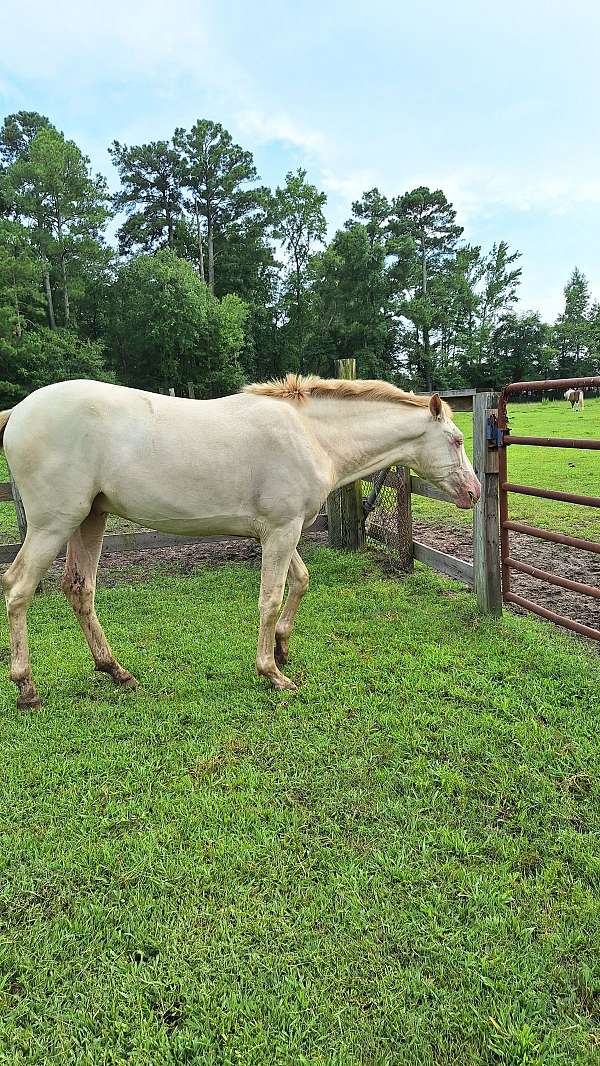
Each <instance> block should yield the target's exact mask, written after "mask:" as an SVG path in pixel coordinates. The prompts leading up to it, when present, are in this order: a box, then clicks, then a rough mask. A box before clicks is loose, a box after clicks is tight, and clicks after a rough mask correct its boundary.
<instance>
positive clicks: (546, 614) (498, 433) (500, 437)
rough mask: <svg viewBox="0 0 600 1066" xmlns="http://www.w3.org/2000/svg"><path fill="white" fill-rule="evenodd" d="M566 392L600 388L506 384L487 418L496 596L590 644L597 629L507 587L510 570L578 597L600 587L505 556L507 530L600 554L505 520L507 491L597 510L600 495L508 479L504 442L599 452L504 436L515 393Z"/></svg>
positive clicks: (588, 545) (583, 443) (576, 540)
mask: <svg viewBox="0 0 600 1066" xmlns="http://www.w3.org/2000/svg"><path fill="white" fill-rule="evenodd" d="M570 388H575V389H586V388H600V377H587V378H558V379H555V380H553V381H517V382H515V383H514V384H512V385H506V386H505V387H504V388H503V389H502V392H501V393H500V396H499V399H498V416H497V420H496V421H495V423H494V421H493V420H492V421H491V422H490V426H489V430H488V443H489V445H490V446H491V447H497V448H498V461H499V492H500V557H501V566H502V598H503V600H504V602H505V603H514V604H516V605H517V606H519V607H523V608H524V609H525V610H527V611H533V612H534V614H538V615H541V617H542V618H548V619H550V620H551V621H552V622H555V623H556V624H557V625H561V626H564V627H565V628H566V629H571V630H573V631H574V632H575V633H581V634H582V635H583V636H586V637H591V638H592V639H593V640H600V629H595V628H594V627H592V626H586V625H583V624H582V623H581V622H575V621H574V620H573V619H572V618H567V617H566V615H563V614H556V613H555V612H554V611H549V610H548V609H547V608H545V607H540V606H539V604H537V603H533V602H532V601H531V600H528V599H525V598H524V597H523V596H518V595H516V593H514V592H511V587H510V575H511V570H517V571H519V572H521V573H525V574H529V575H530V576H532V577H535V578H538V579H539V580H540V581H544V582H547V583H548V584H551V585H558V586H560V587H561V588H568V589H571V590H572V591H573V592H578V593H581V594H582V595H584V596H592V597H594V598H595V599H600V589H599V588H597V587H596V586H595V585H588V584H586V583H585V582H583V581H571V580H570V579H569V578H564V577H558V576H557V575H555V574H550V573H548V571H546V570H540V569H538V567H536V566H530V565H529V564H528V563H522V562H519V560H517V559H513V558H512V557H511V554H510V537H509V534H510V531H511V530H513V531H514V532H517V533H522V534H525V535H526V536H529V537H539V538H540V539H541V540H546V541H552V542H554V543H557V544H566V545H569V546H570V547H572V548H578V549H580V550H582V551H589V552H594V553H598V554H600V543H598V542H595V541H589V540H584V539H582V538H581V537H571V536H569V535H568V534H565V533H553V532H550V531H548V530H545V529H538V528H537V527H535V526H529V525H526V524H525V523H522V522H511V521H510V519H509V517H508V494H509V492H515V493H520V494H522V495H526V496H538V497H540V498H541V499H550V500H560V501H562V502H564V503H573V504H583V505H585V506H586V507H600V497H598V496H579V495H577V494H575V493H571V492H558V491H554V490H551V489H543V488H535V487H534V486H531V485H517V484H514V483H513V482H511V481H509V480H508V471H507V451H506V449H507V447H508V445H509V444H517V445H530V446H533V447H544V448H583V449H586V450H590V451H600V440H590V439H586V438H584V439H583V440H577V439H574V438H563V437H523V436H517V435H513V434H512V433H511V432H510V427H509V422H508V415H507V403H508V400H509V398H510V397H511V396H513V395H515V393H521V392H528V391H536V392H537V391H540V392H552V391H554V390H556V389H558V390H560V391H563V390H566V389H570Z"/></svg>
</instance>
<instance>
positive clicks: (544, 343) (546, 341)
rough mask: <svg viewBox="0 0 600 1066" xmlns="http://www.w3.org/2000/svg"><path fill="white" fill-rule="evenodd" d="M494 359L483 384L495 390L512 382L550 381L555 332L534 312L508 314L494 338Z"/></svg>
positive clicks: (478, 382)
mask: <svg viewBox="0 0 600 1066" xmlns="http://www.w3.org/2000/svg"><path fill="white" fill-rule="evenodd" d="M492 344H493V356H494V357H493V359H492V360H490V365H489V367H488V370H487V373H486V374H485V375H484V376H483V379H482V381H481V382H480V381H479V380H476V381H475V384H476V385H479V384H482V385H487V386H490V387H492V388H501V387H502V386H503V385H505V384H506V383H507V382H510V381H527V380H530V381H536V380H538V379H540V378H547V377H548V371H549V368H550V366H551V362H552V358H553V355H554V351H553V349H552V347H551V330H550V327H549V326H547V325H546V324H545V323H544V322H542V320H541V318H540V316H539V315H538V314H535V313H533V312H527V313H526V314H515V313H514V312H512V311H509V312H507V313H506V314H504V315H503V316H502V318H501V320H500V321H499V323H498V325H497V327H496V330H495V333H494V336H493V338H492Z"/></svg>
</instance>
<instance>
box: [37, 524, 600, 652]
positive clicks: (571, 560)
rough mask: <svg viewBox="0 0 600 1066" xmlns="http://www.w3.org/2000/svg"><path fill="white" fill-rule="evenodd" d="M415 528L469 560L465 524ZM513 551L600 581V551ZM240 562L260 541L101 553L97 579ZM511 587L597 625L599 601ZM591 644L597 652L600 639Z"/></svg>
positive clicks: (527, 545) (515, 541)
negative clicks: (592, 552)
mask: <svg viewBox="0 0 600 1066" xmlns="http://www.w3.org/2000/svg"><path fill="white" fill-rule="evenodd" d="M413 531H414V537H415V540H419V541H421V542H422V543H424V544H429V545H431V547H432V548H437V549H438V550H440V551H445V552H448V553H449V554H451V555H455V556H457V557H458V558H459V559H465V560H467V561H469V562H471V561H472V559H473V536H472V531H471V529H470V528H469V527H464V526H448V525H445V524H443V523H435V522H423V521H417V520H414V522H413ZM305 542H307V543H312V544H324V545H326V544H327V534H326V533H313V534H308V535H307V536H306V537H305ZM511 552H512V554H513V557H514V558H516V559H519V560H521V561H522V562H526V563H530V564H531V565H532V566H537V567H539V568H540V569H542V570H548V571H549V572H550V573H554V574H559V575H561V576H563V577H568V578H571V579H573V580H575V581H584V582H587V583H588V584H590V585H596V586H600V555H593V554H591V553H589V552H583V551H578V550H577V549H575V548H567V547H565V546H563V545H561V544H551V543H549V542H546V541H540V540H533V539H532V538H530V537H523V536H521V535H519V534H518V533H511ZM238 562H243V563H246V564H249V565H254V566H257V567H258V566H259V565H260V546H259V545H258V543H256V542H255V541H251V540H235V539H232V540H230V541H223V542H219V543H215V542H211V541H199V542H198V544H182V545H181V546H178V547H175V548H148V549H145V550H143V551H129V552H111V553H107V554H105V555H103V556H102V559H101V562H100V568H99V574H98V583H99V584H101V585H104V586H113V585H116V584H120V583H121V582H123V581H143V580H145V579H146V578H147V577H148V576H150V575H151V574H153V573H156V572H162V573H170V574H186V573H191V572H192V571H193V570H194V568H195V567H197V566H224V565H227V564H229V563H238ZM61 572H62V564H61V563H60V562H57V563H55V564H54V565H53V567H52V570H51V576H50V584H54V583H55V582H56V581H57V580H58V578H59V576H60V574H61ZM512 588H513V591H514V592H515V593H517V594H519V595H521V596H525V597H526V598H527V599H531V600H533V601H534V602H535V603H539V604H540V605H541V606H542V607H546V608H549V609H550V610H552V611H555V612H557V613H558V614H565V615H567V616H568V617H569V618H573V619H575V621H577V622H582V623H583V624H584V625H588V626H594V627H595V628H598V627H600V600H594V599H591V598H589V597H586V596H581V595H579V594H577V593H575V592H571V591H570V590H568V589H561V588H558V587H556V586H553V585H545V584H544V583H543V582H541V581H538V580H537V579H536V578H533V577H529V576H528V575H527V574H519V573H517V572H513V575H512ZM511 610H514V611H516V613H524V612H522V611H520V608H518V607H511ZM590 643H593V644H594V646H595V647H597V648H598V650H599V651H600V644H596V643H595V642H590Z"/></svg>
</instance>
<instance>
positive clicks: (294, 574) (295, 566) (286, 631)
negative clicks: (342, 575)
mask: <svg viewBox="0 0 600 1066" xmlns="http://www.w3.org/2000/svg"><path fill="white" fill-rule="evenodd" d="M287 579H288V594H287V599H286V601H285V607H284V608H283V611H282V613H281V617H280V619H279V621H278V623H277V627H276V629H275V662H276V663H277V665H278V666H284V665H285V663H287V661H288V652H289V646H290V637H291V635H292V629H293V627H294V619H295V617H296V611H297V610H298V607H299V606H300V603H301V601H302V597H303V596H304V593H305V592H306V590H307V588H308V580H309V579H308V570H307V569H306V567H305V565H304V563H303V561H302V559H301V558H300V555H299V554H298V550H297V549H296V550H295V551H294V554H293V555H292V558H291V561H290V568H289V570H288V577H287Z"/></svg>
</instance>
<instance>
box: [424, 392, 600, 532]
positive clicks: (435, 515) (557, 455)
mask: <svg viewBox="0 0 600 1066" xmlns="http://www.w3.org/2000/svg"><path fill="white" fill-rule="evenodd" d="M508 411H509V417H510V426H511V430H512V432H513V433H517V434H520V435H523V436H532V437H538V436H539V437H580V438H583V437H595V438H600V400H588V401H586V405H585V411H584V414H583V415H577V414H576V413H574V412H573V411H572V410H571V408H570V406H569V405H568V404H567V403H566V402H554V403H528V404H517V403H513V404H509V407H508ZM455 421H456V424H457V425H458V426H460V428H461V429H462V430H463V432H464V434H465V441H466V447H467V451H468V453H469V455H470V456H471V455H472V447H473V432H472V418H471V415H470V414H461V413H457V414H456V415H455ZM508 473H509V479H510V480H511V481H512V482H515V483H517V484H519V485H534V486H536V487H538V488H546V489H558V490H559V491H562V492H574V493H577V494H579V495H583V496H598V495H600V454H599V453H598V452H592V451H584V450H583V449H570V448H569V449H566V448H534V447H529V446H520V445H516V444H515V445H514V446H511V447H510V448H509V449H508ZM412 504H413V514H414V516H415V518H429V519H434V520H435V521H436V522H445V523H449V524H452V525H454V524H457V523H463V524H466V525H468V524H469V523H470V522H471V521H472V518H471V515H470V513H469V512H468V511H458V510H457V509H456V508H455V507H454V508H453V507H451V506H449V505H448V504H441V503H436V501H435V500H427V499H424V498H423V497H419V496H413V501H412ZM509 509H510V517H511V518H512V519H514V520H515V521H523V522H529V523H530V524H532V525H536V526H541V527H542V528H543V529H554V530H556V531H557V532H562V533H571V534H573V535H574V536H583V537H588V538H590V539H592V540H600V510H599V509H598V508H593V507H579V506H574V505H573V504H565V503H558V502H555V501H554V500H538V499H535V497H533V496H517V495H514V494H511V496H510V497H509Z"/></svg>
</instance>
